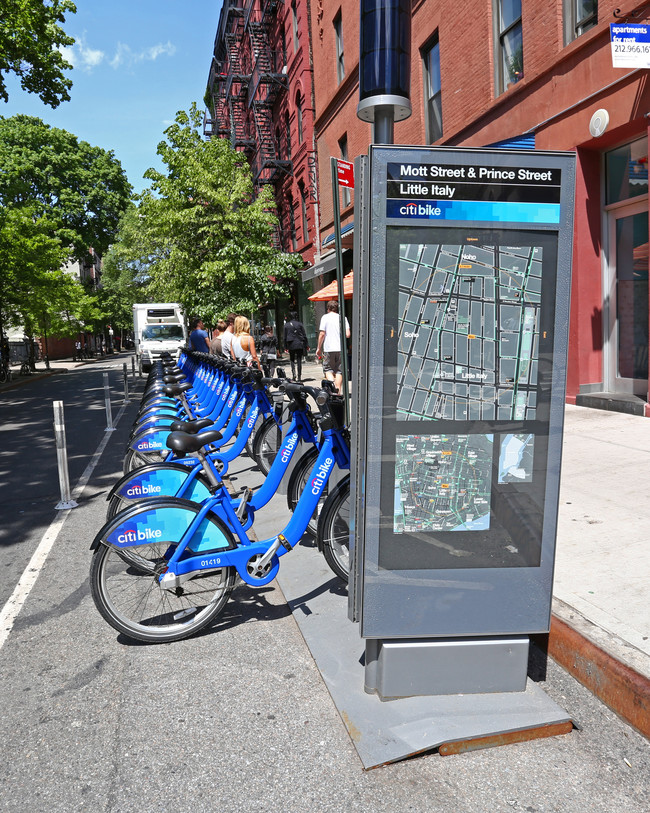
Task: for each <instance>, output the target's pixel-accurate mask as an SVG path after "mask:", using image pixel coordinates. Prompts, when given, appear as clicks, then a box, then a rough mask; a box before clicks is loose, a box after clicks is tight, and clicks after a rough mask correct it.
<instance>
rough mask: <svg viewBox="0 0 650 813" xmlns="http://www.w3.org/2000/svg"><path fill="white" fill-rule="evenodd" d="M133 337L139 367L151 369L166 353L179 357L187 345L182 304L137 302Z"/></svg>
mask: <svg viewBox="0 0 650 813" xmlns="http://www.w3.org/2000/svg"><path fill="white" fill-rule="evenodd" d="M133 340H134V342H135V355H136V358H137V360H138V368H139V369H140V370H143V371H145V372H146V371H147V370H149V369H151V365H152V364H153V362H154V361H156V359H159V358H160V356H161V355H162V354H163V353H165V352H167V353H171V354H172V356H176V358H178V356H179V355H180V350H181V347H184V346H185V345H186V344H187V328H186V326H185V317H184V315H183V310H182V308H181V306H180V305H178V304H177V303H176V302H165V303H144V304H136V305H134V306H133Z"/></svg>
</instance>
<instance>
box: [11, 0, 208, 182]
mask: <svg viewBox="0 0 650 813" xmlns="http://www.w3.org/2000/svg"><path fill="white" fill-rule="evenodd" d="M76 5H77V13H76V14H70V15H68V16H67V19H66V22H65V24H64V26H63V28H64V30H65V31H66V33H68V34H69V35H70V36H73V37H75V39H76V40H77V41H76V43H75V45H74V46H72V48H71V49H70V51H69V53H68V54H67V55H66V58H67V60H68V62H71V63H72V64H73V65H74V69H73V70H72V71H71V72H70V73H69V76H70V77H71V78H72V81H73V86H72V90H71V91H70V96H71V101H69V102H62V103H61V104H60V105H59V107H58V108H56V110H52V109H51V108H50V107H47V106H46V105H44V104H42V102H41V101H40V100H39V99H38V98H37V97H36V96H35V95H34V94H28V93H25V92H24V91H23V90H22V89H21V88H20V84H19V83H18V82H17V81H14V80H13V79H12V77H11V76H9V77H8V79H7V85H8V90H9V102H8V103H4V102H2V101H0V116H5V117H8V116H13V115H15V114H16V113H26V114H28V115H30V116H38V117H39V118H41V119H43V121H45V122H46V123H47V124H50V125H52V126H55V127H61V128H63V129H64V130H68V131H70V132H71V133H74V134H75V135H76V136H77V137H78V138H79V139H81V140H83V141H88V142H89V143H90V144H93V145H95V146H98V147H102V148H103V149H106V150H113V151H114V153H115V157H116V158H117V159H118V160H119V161H120V162H121V164H122V166H123V167H124V169H125V171H126V173H127V175H128V178H129V181H130V182H131V184H132V185H133V186H134V187H135V189H136V191H140V190H141V189H143V188H144V187H146V186H147V185H148V182H147V181H145V180H143V178H142V175H143V173H144V172H145V170H146V169H147V168H148V167H151V166H153V167H156V168H157V169H161V168H162V165H161V163H160V161H159V159H158V156H157V155H156V147H157V145H158V142H159V141H161V140H162V138H163V131H164V130H165V128H166V127H167V126H168V125H169V124H171V122H172V121H173V120H174V116H175V115H176V112H177V111H178V110H187V109H188V108H189V106H190V104H191V103H192V102H193V101H195V102H197V103H198V104H199V108H200V109H201V110H202V109H203V95H204V93H205V87H206V83H207V78H208V71H209V69H210V60H211V57H212V47H213V45H214V38H215V34H216V30H217V23H218V21H219V11H220V9H221V0H130V2H127V0H76Z"/></svg>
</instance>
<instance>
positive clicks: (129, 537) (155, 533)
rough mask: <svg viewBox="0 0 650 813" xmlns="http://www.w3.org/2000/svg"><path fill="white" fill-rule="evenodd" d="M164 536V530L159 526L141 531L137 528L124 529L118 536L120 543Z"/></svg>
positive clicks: (124, 543)
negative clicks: (131, 529)
mask: <svg viewBox="0 0 650 813" xmlns="http://www.w3.org/2000/svg"><path fill="white" fill-rule="evenodd" d="M161 536H162V531H161V530H159V529H158V528H156V529H152V528H145V529H144V531H141V530H140V529H139V528H136V529H135V530H134V531H124V533H123V534H120V535H119V536H118V537H117V544H118V545H126V544H128V543H129V542H146V541H147V540H149V539H159V538H160V537H161Z"/></svg>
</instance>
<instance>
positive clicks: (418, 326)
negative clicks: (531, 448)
mask: <svg viewBox="0 0 650 813" xmlns="http://www.w3.org/2000/svg"><path fill="white" fill-rule="evenodd" d="M542 253H543V252H542V248H541V247H539V246H537V247H535V246H509V245H508V246H506V245H486V244H484V243H482V242H481V241H480V240H479V239H478V238H471V237H468V238H467V239H466V240H465V242H463V243H460V244H453V245H449V244H442V243H441V244H437V243H426V244H421V243H402V244H400V248H399V319H398V351H397V419H398V420H408V421H413V420H465V421H474V420H518V421H519V420H530V419H534V418H535V417H536V406H537V389H536V388H537V375H538V344H539V316H540V303H541V290H542Z"/></svg>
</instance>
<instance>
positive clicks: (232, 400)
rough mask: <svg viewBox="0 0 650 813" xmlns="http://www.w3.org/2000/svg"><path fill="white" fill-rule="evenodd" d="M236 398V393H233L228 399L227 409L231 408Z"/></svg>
mask: <svg viewBox="0 0 650 813" xmlns="http://www.w3.org/2000/svg"><path fill="white" fill-rule="evenodd" d="M236 398H237V393H236V392H233V394H232V395H231V396H230V398H229V399H228V407H231V406H232V405H233V404H234V403H235V399H236Z"/></svg>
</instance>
